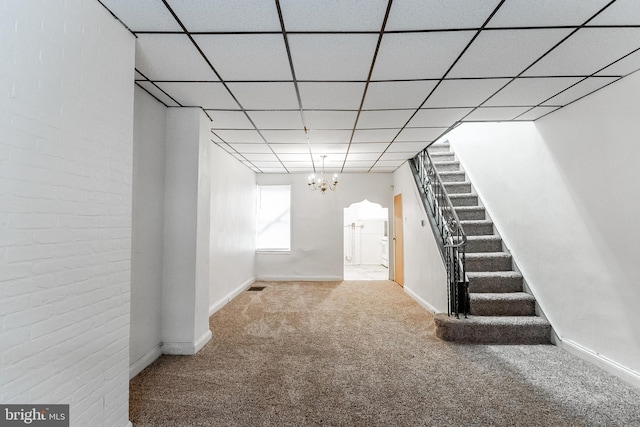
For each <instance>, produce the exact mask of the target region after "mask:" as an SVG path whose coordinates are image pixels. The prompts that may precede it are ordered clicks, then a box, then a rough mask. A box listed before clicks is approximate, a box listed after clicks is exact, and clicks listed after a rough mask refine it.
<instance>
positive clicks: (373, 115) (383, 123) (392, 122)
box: [358, 109, 415, 129]
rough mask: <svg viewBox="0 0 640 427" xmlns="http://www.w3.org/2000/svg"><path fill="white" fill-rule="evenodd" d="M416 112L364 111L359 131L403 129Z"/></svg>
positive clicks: (411, 110) (361, 115)
mask: <svg viewBox="0 0 640 427" xmlns="http://www.w3.org/2000/svg"><path fill="white" fill-rule="evenodd" d="M414 112H415V110H413V109H410V110H383V111H362V112H361V113H360V118H359V119H358V129H376V128H401V127H402V126H404V125H405V123H407V120H409V117H411V115H412V114H413V113H414Z"/></svg>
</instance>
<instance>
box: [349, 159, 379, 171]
mask: <svg viewBox="0 0 640 427" xmlns="http://www.w3.org/2000/svg"><path fill="white" fill-rule="evenodd" d="M374 163H375V160H349V159H347V161H346V162H345V164H344V166H345V168H348V169H351V168H367V169H369V168H371V166H373V164H374Z"/></svg>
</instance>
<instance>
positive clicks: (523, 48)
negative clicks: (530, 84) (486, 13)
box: [447, 29, 571, 78]
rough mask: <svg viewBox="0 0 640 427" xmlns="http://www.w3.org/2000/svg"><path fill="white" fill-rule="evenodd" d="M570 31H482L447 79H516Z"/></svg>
mask: <svg viewBox="0 0 640 427" xmlns="http://www.w3.org/2000/svg"><path fill="white" fill-rule="evenodd" d="M570 32H571V30H570V29H545V30H539V29H538V30H494V31H488V30H487V31H482V32H481V33H480V35H479V36H478V37H477V38H476V39H475V40H474V42H473V44H472V45H471V46H470V47H469V49H468V50H467V51H466V52H465V53H464V55H462V58H460V60H459V61H458V62H457V63H456V65H455V66H454V67H453V69H452V70H451V72H450V73H449V74H448V75H447V77H451V78H453V77H515V76H517V75H518V74H520V73H521V72H522V71H524V70H525V69H526V68H527V67H528V66H529V65H531V64H533V62H534V61H536V60H537V59H538V58H539V57H540V56H542V55H543V54H544V53H545V52H547V51H548V50H549V49H551V48H552V47H553V46H554V45H556V44H557V43H558V42H559V41H561V40H562V39H563V38H564V37H566V36H567V35H568V34H569V33H570Z"/></svg>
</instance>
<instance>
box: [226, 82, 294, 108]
mask: <svg viewBox="0 0 640 427" xmlns="http://www.w3.org/2000/svg"><path fill="white" fill-rule="evenodd" d="M228 86H229V89H230V90H231V92H232V93H233V94H234V95H235V96H236V98H237V99H238V101H239V102H240V104H242V107H243V108H245V109H247V110H262V109H282V110H295V109H298V108H299V105H298V97H297V95H296V90H295V86H294V85H293V83H284V82H269V83H262V82H251V83H228Z"/></svg>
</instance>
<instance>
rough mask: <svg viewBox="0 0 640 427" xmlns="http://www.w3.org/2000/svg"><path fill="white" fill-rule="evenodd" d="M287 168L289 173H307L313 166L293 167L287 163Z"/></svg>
mask: <svg viewBox="0 0 640 427" xmlns="http://www.w3.org/2000/svg"><path fill="white" fill-rule="evenodd" d="M310 164H311V163H310ZM287 170H288V171H289V173H309V172H312V170H313V166H308V167H295V166H289V165H287Z"/></svg>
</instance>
